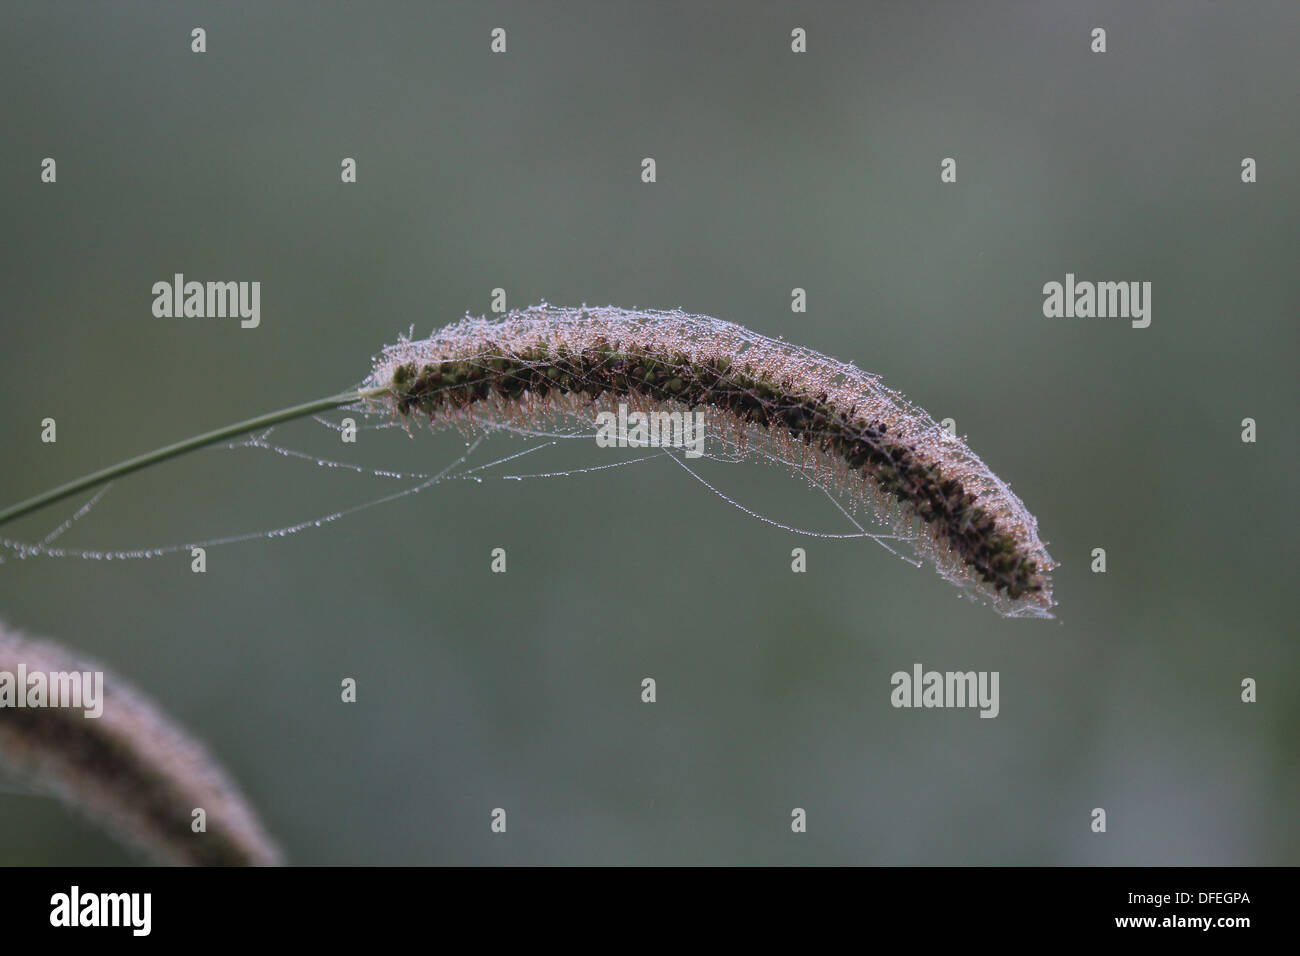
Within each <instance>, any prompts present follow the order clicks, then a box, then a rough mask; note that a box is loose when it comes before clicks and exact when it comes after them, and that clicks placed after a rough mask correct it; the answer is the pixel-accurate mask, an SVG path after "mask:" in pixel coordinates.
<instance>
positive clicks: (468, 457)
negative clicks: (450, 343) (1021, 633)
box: [0, 404, 922, 567]
mask: <svg viewBox="0 0 1300 956" xmlns="http://www.w3.org/2000/svg"><path fill="white" fill-rule="evenodd" d="M342 412H343V413H344V414H349V415H358V414H359V415H361V416H364V417H365V421H363V422H360V423H357V424H356V425H355V428H356V430H357V431H358V432H361V431H382V430H388V429H392V428H401V427H402V426H401V425H400V424H399V423H397V422H395V421H391V420H379V421H376V420H375V419H382V418H383V417H384V413H382V412H380V411H377V410H375V409H374V408H371V407H369V406H366V405H365V404H357V405H354V406H348V407H346V408H345V409H343V410H342ZM313 417H314V419H315V422H316V424H317V425H318V426H319V427H320V428H323V429H328V430H332V431H336V432H341V431H343V430H344V426H343V425H342V424H340V422H338V421H335V420H333V419H331V418H329V417H327V416H324V415H316V416H313ZM459 424H461V425H462V427H463V428H465V430H467V431H468V436H467V441H466V444H465V449H464V451H463V452H461V453H460V454H459V455H457V456H456V457H455V458H453V459H452V460H451V461H450V462H448V463H447V464H446V465H444V466H443V467H442V468H440V469H438V470H437V471H429V472H425V471H408V470H401V469H396V468H386V467H376V466H373V465H368V464H362V463H359V462H356V461H347V460H342V459H335V458H331V457H326V456H322V455H318V454H313V453H311V452H307V451H303V450H301V449H298V448H294V447H290V446H289V445H287V444H282V443H281V442H280V441H279V439H278V433H277V429H275V428H270V429H266V430H263V431H261V432H257V433H254V434H250V435H249V436H247V437H246V438H243V439H240V440H238V441H233V442H229V443H226V444H224V445H221V446H217V447H218V450H225V451H227V452H233V451H253V452H257V453H261V454H267V455H273V456H277V457H279V458H282V459H284V460H285V461H286V462H303V463H306V464H309V465H311V466H312V467H315V468H320V469H324V470H329V471H339V472H351V473H354V474H356V475H357V476H359V477H361V478H365V479H369V480H374V481H383V482H386V483H391V484H394V485H397V486H398V487H396V488H395V489H394V490H392V491H389V492H386V493H384V494H381V495H378V496H374V497H371V498H367V499H364V500H362V501H360V502H359V503H357V504H353V505H349V506H347V507H344V508H341V509H338V510H334V511H329V512H326V513H323V514H319V515H316V516H314V517H310V518H306V519H304V520H300V521H295V522H293V523H292V524H285V525H279V526H275V527H272V528H265V529H260V530H254V531H247V532H241V533H238V534H231V535H224V536H218V537H209V538H204V539H200V540H191V541H181V542H174V543H168V544H162V545H153V546H148V547H137V548H122V549H94V548H83V547H71V546H66V545H63V544H61V543H57V542H58V540H59V538H61V537H62V536H63V535H64V534H65V533H66V532H68V531H69V530H70V529H72V528H73V526H74V525H75V524H76V523H77V522H78V521H80V520H81V519H82V518H84V517H85V516H86V515H87V514H89V513H90V511H91V510H92V509H93V508H95V506H96V505H98V504H100V503H101V501H102V500H103V499H104V497H105V496H106V495H107V494H108V492H109V491H110V490H111V488H112V485H111V484H108V485H105V486H104V487H103V488H100V489H99V490H98V491H97V492H96V493H95V494H94V495H93V496H92V497H90V498H89V499H88V500H87V501H86V502H85V503H84V504H82V505H81V506H80V507H79V508H77V510H76V511H75V512H73V513H72V514H71V515H70V516H69V517H68V518H66V519H65V520H63V521H62V522H60V523H59V524H58V525H57V526H55V527H54V528H53V529H52V530H51V531H50V532H49V533H48V534H46V535H45V536H44V537H43V538H42V539H41V540H40V541H35V542H30V541H28V542H25V541H18V540H14V539H11V538H6V537H0V546H3V548H4V551H3V552H0V563H4V562H5V560H6V555H7V557H8V558H9V559H13V558H18V559H28V558H35V557H47V558H59V559H81V560H88V561H128V560H144V559H149V558H160V557H165V556H167V555H172V554H177V553H181V552H188V551H190V549H192V548H204V549H209V548H220V547H226V546H230V545H235V544H240V543H245V542H250V541H257V540H273V539H276V538H286V537H289V536H291V535H296V534H299V533H302V532H304V531H311V530H315V529H321V528H325V527H327V526H329V525H333V524H335V523H337V522H339V521H341V520H343V519H346V518H349V517H351V516H353V515H357V514H359V513H361V512H364V511H368V510H370V509H372V508H376V507H379V506H381V505H387V504H392V503H395V502H397V501H399V500H401V499H404V498H409V497H412V496H415V495H418V494H421V493H423V492H425V491H427V490H429V489H430V488H434V487H436V486H438V485H443V484H446V483H449V482H453V481H473V482H478V483H484V482H488V481H493V480H499V481H514V482H521V481H536V480H548V479H549V480H556V479H561V478H574V477H578V476H583V475H593V474H596V473H598V472H605V471H609V470H612V469H616V468H626V467H632V466H638V465H642V466H644V465H645V464H646V463H648V462H652V461H659V460H662V459H664V458H667V459H668V460H670V461H671V462H673V463H674V464H675V465H676V466H678V467H679V468H681V469H682V470H683V471H685V472H686V474H687V476H689V478H690V479H691V483H692V484H698V485H699V486H700V487H702V488H703V489H705V490H707V492H708V493H710V494H712V495H714V496H716V497H717V498H719V499H720V500H722V501H724V502H726V503H727V504H728V505H730V506H731V507H732V508H734V509H736V510H738V511H740V512H741V513H743V514H745V515H747V516H748V517H750V518H752V519H753V520H755V521H758V522H761V523H763V524H766V525H769V526H771V527H774V528H777V529H779V530H782V531H785V532H788V533H792V534H796V535H800V536H805V537H812V538H828V539H869V540H872V541H875V542H876V543H877V544H879V545H880V546H882V547H883V548H885V549H886V550H887V551H889V552H890V553H891V554H893V555H895V556H897V557H899V558H901V559H902V560H904V561H906V562H908V563H909V564H912V565H913V566H915V567H920V566H921V563H922V562H921V561H920V560H919V559H917V558H915V557H912V556H911V555H909V554H907V553H906V551H907V546H908V544H909V543H911V542H913V541H914V540H915V537H914V536H911V535H908V534H900V533H898V532H897V531H896V530H892V529H891V530H886V529H881V530H875V531H873V530H868V528H866V527H864V526H863V525H862V524H861V523H860V522H859V520H858V519H857V518H856V517H855V516H854V515H853V514H851V513H850V511H849V510H848V509H846V508H845V507H844V505H843V504H842V503H841V502H840V500H839V497H838V495H837V493H836V490H835V487H834V482H833V481H828V480H826V478H827V476H825V475H823V474H820V473H819V472H818V469H817V468H816V467H815V465H814V464H813V463H811V462H808V461H797V460H795V459H793V458H791V457H790V456H789V455H788V454H784V453H783V450H782V449H777V448H771V447H763V446H762V445H760V444H755V443H752V442H750V441H748V440H747V439H746V437H745V436H740V435H729V434H725V433H717V432H709V433H707V435H706V438H705V446H704V449H703V453H702V456H701V457H702V458H703V459H704V460H708V461H712V462H717V463H720V464H724V465H736V466H741V465H742V463H745V464H744V467H753V460H754V459H755V458H756V457H757V458H761V459H764V460H766V461H767V462H769V463H771V464H775V465H780V466H783V467H784V468H786V469H787V470H789V471H790V472H791V473H792V474H793V475H794V476H795V477H796V478H799V479H801V480H803V481H804V482H806V483H807V484H808V485H809V486H811V487H813V488H814V489H816V490H818V491H820V492H821V493H822V494H824V495H825V496H826V498H827V499H828V500H829V502H830V503H831V505H833V508H832V509H830V513H831V515H832V516H833V519H834V520H835V522H836V523H837V524H839V525H840V527H841V528H844V529H845V530H838V531H837V530H817V529H811V528H802V527H797V526H795V525H792V524H789V523H786V522H783V521H780V520H778V519H776V518H773V517H769V516H768V515H765V514H763V513H762V512H760V511H759V510H757V509H754V508H751V507H749V506H748V505H746V504H744V503H743V502H741V501H740V500H738V499H737V498H735V497H733V496H732V495H730V494H728V493H727V492H725V491H724V490H722V489H721V488H719V487H718V485H717V484H716V483H714V482H711V481H709V480H708V479H706V478H705V477H704V476H703V475H701V474H700V472H699V470H697V469H696V468H695V467H693V466H692V465H691V464H690V463H689V462H688V461H686V460H685V456H684V455H683V454H681V451H682V449H680V448H673V447H651V448H646V449H644V450H645V452H646V453H645V454H639V455H636V456H635V457H631V458H625V459H620V460H618V461H614V462H606V463H602V464H594V465H583V466H578V467H572V468H564V469H554V470H540V471H539V470H529V469H528V467H527V459H528V458H529V456H531V455H533V454H535V453H537V452H540V451H543V450H545V449H550V448H555V447H557V446H560V445H562V444H564V443H566V442H567V443H574V442H581V443H586V444H587V445H589V446H592V447H594V445H595V438H596V429H595V426H594V423H593V421H592V420H591V419H590V418H589V417H587V416H584V415H581V414H577V413H575V411H574V410H573V409H570V408H563V409H552V410H551V414H550V415H548V416H534V418H533V420H530V421H528V422H519V421H510V420H498V419H491V418H479V419H475V420H473V421H472V422H470V423H468V425H467V423H459ZM466 425H467V427H466ZM520 443H522V444H523V445H524V446H525V447H523V448H518V447H517V445H518V444H520ZM506 445H511V446H512V448H511V450H509V451H507V450H506V448H505V447H503V446H506ZM494 448H495V449H496V450H497V452H498V453H496V454H493V453H492V449H494ZM500 452H505V453H504V454H502V453H500ZM900 546H901V547H900Z"/></svg>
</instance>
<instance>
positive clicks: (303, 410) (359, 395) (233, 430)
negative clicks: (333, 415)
mask: <svg viewBox="0 0 1300 956" xmlns="http://www.w3.org/2000/svg"><path fill="white" fill-rule="evenodd" d="M387 391H388V389H387V388H383V387H379V388H366V389H360V390H358V391H355V392H344V393H342V394H340V395H331V396H329V397H328V398H318V399H316V401H314V402H307V403H305V404H303V405H294V406H293V407H292V408H282V409H280V410H279V411H278V412H269V413H267V414H266V415H259V416H257V417H256V418H250V419H248V420H247V421H242V422H237V423H235V424H234V425H227V426H225V427H224V428H218V429H216V430H215V431H210V432H204V433H203V434H202V435H195V436H194V437H193V438H187V439H185V440H184V441H178V442H176V443H175V444H173V445H166V446H164V447H162V448H158V449H155V450H154V451H151V452H147V453H146V454H143V455H137V456H136V457H135V458H128V459H127V460H126V461H121V462H118V463H117V464H116V465H112V466H110V467H108V468H102V469H100V470H99V471H97V472H94V473H93V474H90V475H86V476H85V477H84V478H78V479H77V480H76V481H72V482H69V483H68V484H66V485H60V486H59V487H58V488H53V489H51V490H50V491H47V492H45V493H44V494H39V495H37V496H36V497H34V498H28V499H27V500H26V501H20V502H19V503H18V504H16V505H13V506H12V507H9V508H5V509H4V510H3V511H0V524H4V523H5V522H6V521H12V520H13V519H14V518H21V517H22V516H23V515H25V514H30V513H31V512H33V511H35V510H37V509H38V508H44V507H45V506H46V505H49V504H53V503H54V502H56V501H61V500H62V499H64V498H67V497H68V496H69V495H75V494H76V493H77V492H79V491H85V490H86V489H87V488H93V487H95V486H96V485H102V484H103V483H104V482H106V481H112V480H113V479H114V478H120V477H122V476H123V475H129V474H130V473H131V472H133V471H139V470H140V469H141V468H148V467H149V466H150V465H156V464H158V463H159V462H160V461H166V460H167V459H168V458H175V457H177V456H178V455H184V454H185V453H186V452H191V451H194V450H195V449H198V448H204V447H206V446H208V445H215V444H216V443H217V442H219V441H222V440H223V439H226V438H237V437H238V436H240V435H243V434H246V433H247V432H251V431H255V430H257V429H259V428H269V427H271V426H272V425H278V424H280V422H287V421H291V420H292V419H295V418H302V417H303V416H305V415H311V414H312V413H314V412H322V411H326V410H327V409H331V408H338V407H339V406H340V405H350V404H351V403H352V402H357V401H360V400H361V399H363V398H374V397H376V396H378V395H383V394H384V393H386V392H387Z"/></svg>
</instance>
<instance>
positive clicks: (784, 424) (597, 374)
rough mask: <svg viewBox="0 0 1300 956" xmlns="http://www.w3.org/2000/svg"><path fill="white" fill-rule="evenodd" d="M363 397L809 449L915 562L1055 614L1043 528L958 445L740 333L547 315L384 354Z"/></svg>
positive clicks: (706, 321) (682, 321)
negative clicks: (653, 415)
mask: <svg viewBox="0 0 1300 956" xmlns="http://www.w3.org/2000/svg"><path fill="white" fill-rule="evenodd" d="M367 385H368V386H369V390H370V391H371V392H372V394H373V393H379V394H381V395H383V397H384V400H385V401H387V402H390V403H391V404H392V406H393V410H394V411H395V412H396V413H397V414H398V415H401V416H405V417H408V418H409V417H412V416H414V415H416V414H417V413H418V414H420V415H423V416H426V417H427V418H428V419H429V420H430V421H431V422H434V423H438V422H443V421H448V420H459V419H463V418H465V417H466V416H469V417H471V418H472V417H473V416H475V415H486V416H489V417H506V418H518V417H520V416H521V415H528V414H531V413H533V412H537V411H542V410H547V409H552V410H553V409H559V410H561V411H564V412H567V413H573V414H582V413H583V412H584V409H586V410H590V409H592V408H595V407H598V406H599V405H600V403H601V402H602V400H604V399H607V398H609V397H614V398H618V399H622V400H627V401H629V402H630V403H635V404H636V405H637V406H638V407H645V408H665V407H686V408H703V409H706V410H709V411H711V412H712V413H713V414H712V419H713V424H712V427H713V428H714V429H717V428H718V426H719V425H722V427H723V428H725V429H730V430H733V431H735V432H737V433H739V434H743V435H746V436H749V437H750V438H751V439H757V440H759V441H761V442H766V443H768V444H771V445H775V446H776V447H778V448H782V449H786V448H788V447H790V446H803V448H804V449H806V450H807V451H809V452H811V453H812V454H813V455H814V456H815V457H816V459H817V460H818V462H819V463H820V464H821V465H822V466H824V468H825V469H826V470H827V472H828V473H830V474H832V475H833V476H834V477H835V478H836V483H837V486H838V488H839V490H840V491H842V492H845V493H847V494H848V495H849V496H850V497H851V498H854V499H855V500H867V501H869V502H870V503H871V504H872V505H874V506H875V507H876V509H877V512H878V513H879V514H881V515H882V516H886V517H889V518H892V519H893V520H894V521H895V524H896V526H899V527H900V529H904V528H906V527H907V526H915V525H917V524H919V526H920V538H921V540H920V542H919V544H918V548H917V550H918V552H919V553H920V554H921V555H922V556H923V557H925V558H927V559H928V560H930V562H931V563H933V564H934V565H935V567H936V568H937V570H938V571H939V573H940V574H942V575H943V576H944V577H945V578H947V579H948V580H950V581H952V582H953V583H955V584H958V585H960V586H963V587H968V588H971V589H973V590H976V591H979V592H980V593H981V594H982V595H983V596H984V597H985V598H987V599H988V600H989V601H990V603H992V604H993V606H994V607H995V608H996V609H997V610H998V611H999V612H1000V613H1002V614H1004V615H1007V616H1024V617H1050V616H1051V608H1052V606H1053V603H1052V591H1051V578H1050V572H1051V570H1052V569H1053V568H1054V567H1056V563H1055V562H1054V561H1053V560H1052V558H1051V556H1050V555H1049V554H1048V553H1047V549H1046V548H1045V546H1044V545H1043V543H1042V542H1041V541H1040V540H1039V538H1038V524H1037V522H1036V521H1035V519H1034V518H1033V516H1032V515H1031V514H1030V513H1029V512H1028V510H1027V509H1026V508H1025V506H1024V504H1023V503H1022V502H1021V501H1020V499H1019V498H1017V497H1016V496H1015V495H1014V494H1012V492H1011V489H1010V488H1009V487H1008V486H1007V485H1006V483H1005V482H1003V481H1002V480H1001V479H999V478H998V477H997V476H996V475H994V474H993V472H992V471H990V470H989V468H988V467H987V466H986V465H985V464H984V463H983V462H982V461H981V460H980V459H979V458H978V457H977V456H976V455H975V453H974V452H972V451H971V450H970V448H968V447H967V445H966V443H965V442H964V441H962V440H961V439H959V438H955V437H952V436H949V435H948V434H947V433H946V432H944V431H943V430H942V429H941V428H940V427H939V425H938V424H937V423H936V422H935V421H934V419H933V418H931V417H930V416H929V415H928V414H927V413H926V412H925V411H923V410H922V409H920V408H917V407H916V406H915V405H913V404H911V403H910V402H908V401H907V400H906V399H905V398H903V396H902V395H900V394H898V393H897V392H895V391H892V390H891V389H888V388H886V387H885V386H884V385H882V384H881V382H880V380H879V378H878V377H876V376H874V375H870V374H867V373H865V372H863V371H861V370H859V369H857V368H855V367H854V366H852V365H847V364H845V363H843V362H839V361H836V360H835V359H832V358H828V357H827V356H825V355H821V354H819V353H817V352H814V351H812V350H810V349H805V348H799V347H797V346H793V345H789V344H787V343H785V342H781V341H776V340H774V339H770V338H767V337H765V336H762V335H758V334H756V333H754V332H751V331H749V330H748V329H745V328H743V327H741V326H739V325H735V324H733V323H730V322H723V321H720V320H718V319H712V318H708V317H706V316H698V315H688V314H686V313H683V312H658V311H629V310H626V309H617V308H612V307H607V308H586V307H584V308H579V309H572V308H556V307H552V306H549V305H541V306H536V307H533V308H530V309H525V310H522V311H516V312H512V313H509V314H507V315H505V316H503V317H501V318H498V319H493V320H487V319H482V318H470V317H466V318H465V319H463V320H462V321H460V322H458V323H456V324H454V325H451V326H448V327H446V328H444V329H442V330H441V331H439V332H437V333H435V334H434V335H433V337H431V338H428V339H424V340H421V341H410V340H403V341H401V342H398V343H397V344H396V345H393V346H390V347H388V348H387V349H385V350H384V352H383V353H382V354H381V355H380V356H379V357H378V358H377V359H376V362H375V367H374V371H373V373H372V374H371V377H370V380H369V381H368V383H367Z"/></svg>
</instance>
